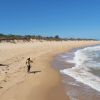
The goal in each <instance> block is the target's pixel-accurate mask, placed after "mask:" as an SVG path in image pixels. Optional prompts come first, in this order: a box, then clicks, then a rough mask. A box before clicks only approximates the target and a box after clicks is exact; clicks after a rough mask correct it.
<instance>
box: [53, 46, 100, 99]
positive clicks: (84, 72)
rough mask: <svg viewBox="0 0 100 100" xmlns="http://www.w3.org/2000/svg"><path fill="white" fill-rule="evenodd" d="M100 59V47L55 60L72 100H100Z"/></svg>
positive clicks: (88, 48)
mask: <svg viewBox="0 0 100 100" xmlns="http://www.w3.org/2000/svg"><path fill="white" fill-rule="evenodd" d="M99 57H100V46H93V47H86V48H82V49H78V50H73V51H71V52H69V53H64V54H61V55H59V56H57V57H56V58H55V60H54V62H53V66H54V67H55V68H56V69H58V70H59V71H60V72H61V75H62V80H63V83H64V84H65V88H66V90H67V91H66V93H67V94H68V95H69V96H70V98H71V100H100V91H99V90H100V73H99V71H100V70H99V68H100V66H99V61H100V59H99ZM94 61H95V64H93V63H94Z"/></svg>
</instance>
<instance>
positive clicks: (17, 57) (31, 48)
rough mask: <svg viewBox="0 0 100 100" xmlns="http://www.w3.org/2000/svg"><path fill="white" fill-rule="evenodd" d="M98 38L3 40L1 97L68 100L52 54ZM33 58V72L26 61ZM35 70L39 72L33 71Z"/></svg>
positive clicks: (0, 50)
mask: <svg viewBox="0 0 100 100" xmlns="http://www.w3.org/2000/svg"><path fill="white" fill-rule="evenodd" d="M99 43H100V42H99V41H80V42H79V41H67V42H64V41H61V42H56V41H52V42H49V41H48V42H47V41H44V42H39V41H36V42H31V43H16V44H13V43H1V44H0V100H69V97H68V96H67V95H66V93H65V90H64V86H63V84H62V82H61V77H60V74H59V72H58V71H56V70H54V69H53V68H52V66H51V62H52V60H53V57H54V56H55V55H57V54H59V53H62V52H67V51H69V50H70V49H72V48H77V47H81V46H86V45H93V44H99ZM28 57H30V58H31V59H32V60H33V63H32V68H31V73H30V74H28V73H27V71H26V69H27V68H26V65H25V61H26V59H27V58H28ZM34 71H36V73H33V72H34Z"/></svg>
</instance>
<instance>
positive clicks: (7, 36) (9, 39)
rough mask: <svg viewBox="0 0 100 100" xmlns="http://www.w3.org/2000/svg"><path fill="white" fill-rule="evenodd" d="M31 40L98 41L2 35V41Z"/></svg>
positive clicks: (0, 36) (0, 37)
mask: <svg viewBox="0 0 100 100" xmlns="http://www.w3.org/2000/svg"><path fill="white" fill-rule="evenodd" d="M31 39H37V40H48V41H52V40H55V41H62V40H64V41H67V40H73V41H74V40H94V41H95V40H96V39H83V38H61V37H59V35H56V36H51V37H45V36H41V35H24V36H22V35H14V34H8V35H5V34H2V33H0V41H7V42H10V41H13V40H23V41H30V40H31Z"/></svg>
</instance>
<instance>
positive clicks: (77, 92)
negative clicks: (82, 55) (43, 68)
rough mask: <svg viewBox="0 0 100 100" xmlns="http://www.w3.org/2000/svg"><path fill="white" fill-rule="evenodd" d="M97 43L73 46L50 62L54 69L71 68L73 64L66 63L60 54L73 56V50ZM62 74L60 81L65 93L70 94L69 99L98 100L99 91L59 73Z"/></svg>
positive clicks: (99, 99)
mask: <svg viewBox="0 0 100 100" xmlns="http://www.w3.org/2000/svg"><path fill="white" fill-rule="evenodd" d="M93 46H98V45H92V46H84V47H80V48H74V49H72V50H70V51H69V52H67V53H62V54H59V55H57V56H55V57H54V60H53V62H52V66H53V67H54V68H55V69H56V70H59V71H60V70H63V69H67V68H71V67H73V66H74V64H72V63H68V62H65V61H64V58H63V59H62V58H61V56H62V55H68V57H73V55H71V54H73V52H75V51H77V50H79V49H83V48H86V47H93ZM61 76H62V82H63V83H64V86H65V89H66V93H67V94H68V95H69V96H70V98H71V100H100V92H98V91H96V90H94V89H92V88H91V87H89V86H87V85H84V84H83V83H80V82H77V81H76V80H75V79H73V78H72V77H70V76H68V75H64V74H61Z"/></svg>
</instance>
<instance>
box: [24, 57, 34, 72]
mask: <svg viewBox="0 0 100 100" xmlns="http://www.w3.org/2000/svg"><path fill="white" fill-rule="evenodd" d="M31 63H33V61H31V59H30V58H28V59H27V60H26V65H27V72H28V73H29V72H30V69H31Z"/></svg>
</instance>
